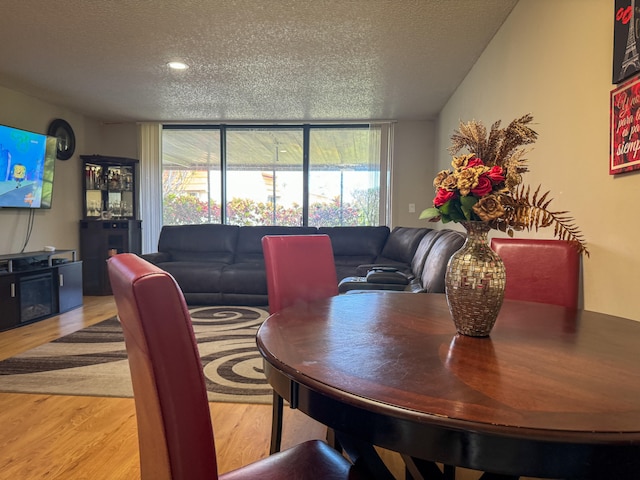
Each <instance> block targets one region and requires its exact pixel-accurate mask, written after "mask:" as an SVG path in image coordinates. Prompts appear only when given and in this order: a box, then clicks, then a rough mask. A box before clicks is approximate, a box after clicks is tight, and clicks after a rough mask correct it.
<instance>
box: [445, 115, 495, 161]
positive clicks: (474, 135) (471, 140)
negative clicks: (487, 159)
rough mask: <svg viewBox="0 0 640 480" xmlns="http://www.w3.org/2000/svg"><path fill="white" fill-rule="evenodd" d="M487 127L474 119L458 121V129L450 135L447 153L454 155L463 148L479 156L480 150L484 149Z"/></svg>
mask: <svg viewBox="0 0 640 480" xmlns="http://www.w3.org/2000/svg"><path fill="white" fill-rule="evenodd" d="M486 142H487V129H486V127H485V126H484V125H483V124H482V123H479V122H476V121H475V120H472V121H470V122H467V123H460V127H459V129H458V130H455V131H454V132H453V135H451V146H450V147H449V153H451V155H455V154H456V153H458V152H459V151H460V150H462V149H463V148H466V149H467V150H469V152H470V153H474V154H476V155H477V156H478V157H479V158H482V157H480V153H478V152H481V151H486Z"/></svg>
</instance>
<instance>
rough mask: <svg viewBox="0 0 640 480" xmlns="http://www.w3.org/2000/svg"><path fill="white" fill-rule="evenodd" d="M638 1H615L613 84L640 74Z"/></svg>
mask: <svg viewBox="0 0 640 480" xmlns="http://www.w3.org/2000/svg"><path fill="white" fill-rule="evenodd" d="M637 1H638V0H615V11H614V17H615V18H614V24H613V83H614V84H618V83H620V82H622V81H623V80H625V79H626V78H629V77H630V76H632V75H634V74H635V73H638V72H640V53H639V50H638V49H640V44H639V42H640V39H639V38H638V33H639V30H640V7H637V6H636V2H637Z"/></svg>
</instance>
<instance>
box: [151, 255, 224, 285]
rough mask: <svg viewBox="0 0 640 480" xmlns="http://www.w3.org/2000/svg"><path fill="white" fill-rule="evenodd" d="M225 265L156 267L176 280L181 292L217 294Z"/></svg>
mask: <svg viewBox="0 0 640 480" xmlns="http://www.w3.org/2000/svg"><path fill="white" fill-rule="evenodd" d="M225 265H226V264H225V263H216V262H165V263H159V264H158V267H160V268H161V269H163V270H164V271H165V272H169V273H170V274H171V275H173V278H175V279H176V282H178V285H180V288H181V289H182V291H183V292H192V293H206V292H219V291H220V290H221V289H222V283H221V276H222V269H223V267H224V266H225Z"/></svg>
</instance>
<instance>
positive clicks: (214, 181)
mask: <svg viewBox="0 0 640 480" xmlns="http://www.w3.org/2000/svg"><path fill="white" fill-rule="evenodd" d="M383 132H386V129H384V128H381V127H380V126H370V125H361V124H360V125H288V126H228V125H215V126H208V125H207V126H185V125H180V126H173V125H166V126H164V127H163V132H162V180H163V181H162V191H163V223H164V225H178V224H187V223H226V224H231V225H290V226H295V225H310V226H347V225H348V226H352V225H378V224H380V223H385V220H386V219H385V218H384V212H385V211H386V210H387V205H386V198H387V196H388V195H387V190H386V181H387V174H386V172H387V162H386V158H387V157H386V155H385V152H384V150H385V145H387V142H386V141H383V139H382V137H383ZM381 152H382V153H383V154H382V155H381Z"/></svg>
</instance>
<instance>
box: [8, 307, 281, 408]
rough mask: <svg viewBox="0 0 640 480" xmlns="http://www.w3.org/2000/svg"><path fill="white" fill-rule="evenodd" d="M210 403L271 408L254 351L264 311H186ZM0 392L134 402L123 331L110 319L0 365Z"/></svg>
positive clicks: (217, 309)
mask: <svg viewBox="0 0 640 480" xmlns="http://www.w3.org/2000/svg"><path fill="white" fill-rule="evenodd" d="M189 311H190V313H191V318H192V321H193V328H194V331H195V335H196V339H197V341H198V349H199V351H200V357H201V358H202V365H203V368H204V374H205V378H206V382H207V390H208V393H209V400H210V401H216V402H238V403H271V388H270V386H269V384H268V383H267V381H266V380H265V377H264V373H263V370H262V357H261V356H260V353H259V352H258V348H257V347H256V341H255V336H256V332H257V330H258V327H259V326H260V325H261V324H262V322H263V321H264V320H265V319H266V318H267V316H268V312H267V311H266V310H265V309H263V308H255V307H198V308H191V309H190V310H189ZM0 392H14V393H45V394H61V395H91V396H103V397H133V390H132V387H131V378H130V375H129V364H128V362H127V353H126V350H125V346H124V338H123V336H122V328H121V327H120V324H119V322H118V320H117V319H116V318H115V317H113V318H110V319H108V320H105V321H103V322H100V323H98V324H96V325H93V326H91V327H88V328H85V329H83V330H80V331H78V332H75V333H72V334H70V335H67V336H65V337H62V338H60V339H58V340H55V341H53V342H51V343H48V344H46V345H42V346H40V347H37V348H34V349H32V350H29V351H27V352H24V353H21V354H20V355H16V356H15V357H11V358H8V359H6V360H4V361H1V362H0Z"/></svg>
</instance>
